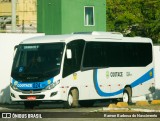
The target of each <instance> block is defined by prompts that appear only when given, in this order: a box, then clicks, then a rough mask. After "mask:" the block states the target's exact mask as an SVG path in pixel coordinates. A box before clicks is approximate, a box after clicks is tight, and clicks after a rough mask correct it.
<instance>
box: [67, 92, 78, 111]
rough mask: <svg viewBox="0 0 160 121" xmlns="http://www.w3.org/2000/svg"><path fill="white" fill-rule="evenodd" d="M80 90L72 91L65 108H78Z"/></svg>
mask: <svg viewBox="0 0 160 121" xmlns="http://www.w3.org/2000/svg"><path fill="white" fill-rule="evenodd" d="M78 98H79V94H78V90H77V89H72V90H71V91H70V92H69V94H68V98H67V101H65V102H64V108H71V107H78Z"/></svg>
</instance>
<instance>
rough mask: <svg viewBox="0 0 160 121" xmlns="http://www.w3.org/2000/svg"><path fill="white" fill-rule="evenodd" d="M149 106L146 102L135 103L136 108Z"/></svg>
mask: <svg viewBox="0 0 160 121" xmlns="http://www.w3.org/2000/svg"><path fill="white" fill-rule="evenodd" d="M148 105H150V104H149V103H148V101H137V102H136V106H148Z"/></svg>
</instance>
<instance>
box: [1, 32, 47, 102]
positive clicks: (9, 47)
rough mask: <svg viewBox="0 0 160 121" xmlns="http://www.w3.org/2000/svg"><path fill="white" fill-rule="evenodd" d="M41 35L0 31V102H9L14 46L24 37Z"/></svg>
mask: <svg viewBox="0 0 160 121" xmlns="http://www.w3.org/2000/svg"><path fill="white" fill-rule="evenodd" d="M42 35H44V34H20V33H18V34H17V33H15V34H14V33H13V34H11V33H0V103H11V101H10V91H9V84H10V74H11V66H12V62H13V61H12V59H13V53H14V46H15V45H18V44H19V43H20V42H21V41H22V40H24V39H27V38H30V37H34V36H42Z"/></svg>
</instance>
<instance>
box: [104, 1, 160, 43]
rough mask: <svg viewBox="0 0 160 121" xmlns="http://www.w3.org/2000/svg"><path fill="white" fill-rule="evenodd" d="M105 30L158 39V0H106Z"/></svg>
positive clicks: (159, 26)
mask: <svg viewBox="0 0 160 121" xmlns="http://www.w3.org/2000/svg"><path fill="white" fill-rule="evenodd" d="M106 3H107V11H106V13H107V30H108V31H119V32H122V33H123V34H124V35H125V36H143V37H150V38H152V40H153V42H154V43H157V42H158V39H160V22H159V21H160V9H159V6H160V1H159V0H152V1H150V0H106Z"/></svg>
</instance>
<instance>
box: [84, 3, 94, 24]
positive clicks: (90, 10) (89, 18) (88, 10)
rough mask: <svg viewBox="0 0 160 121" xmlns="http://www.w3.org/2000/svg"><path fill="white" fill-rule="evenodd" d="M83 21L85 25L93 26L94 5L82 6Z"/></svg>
mask: <svg viewBox="0 0 160 121" xmlns="http://www.w3.org/2000/svg"><path fill="white" fill-rule="evenodd" d="M84 23H85V26H94V24H95V21H94V7H93V6H88V7H84Z"/></svg>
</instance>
